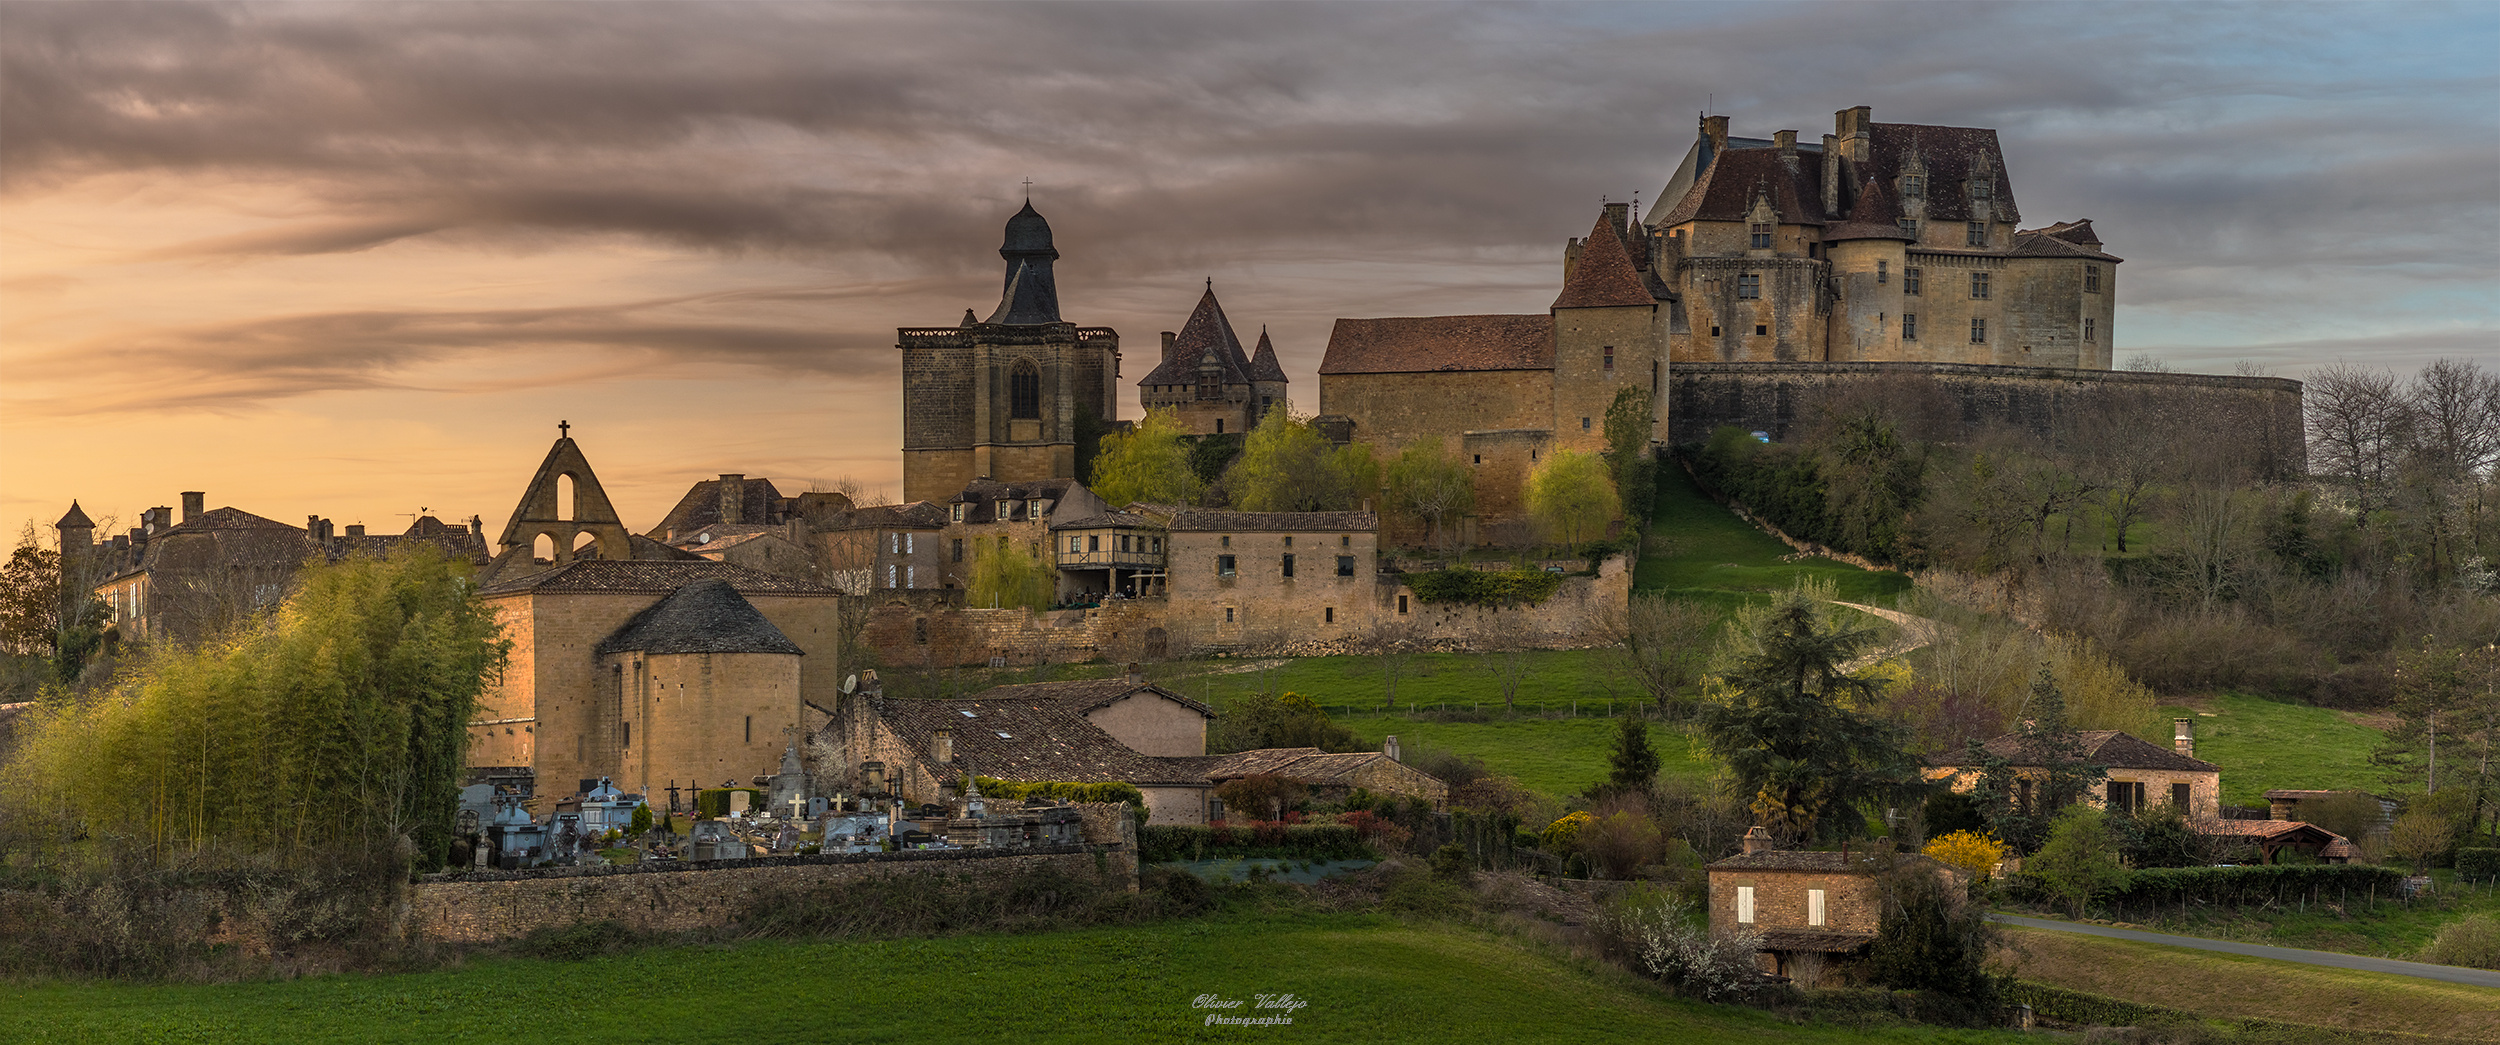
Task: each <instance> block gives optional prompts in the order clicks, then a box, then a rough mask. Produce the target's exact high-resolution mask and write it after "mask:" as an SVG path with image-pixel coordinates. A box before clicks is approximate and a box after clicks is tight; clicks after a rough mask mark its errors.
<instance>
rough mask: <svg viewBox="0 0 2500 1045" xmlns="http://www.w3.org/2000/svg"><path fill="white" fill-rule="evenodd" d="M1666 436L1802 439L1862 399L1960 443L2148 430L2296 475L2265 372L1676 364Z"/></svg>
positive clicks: (2293, 411) (2282, 410) (2293, 408)
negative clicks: (1982, 437)
mask: <svg viewBox="0 0 2500 1045" xmlns="http://www.w3.org/2000/svg"><path fill="white" fill-rule="evenodd" d="M1667 395H1668V398H1669V414H1668V429H1669V439H1670V441H1672V442H1675V443H1678V444H1684V443H1699V442H1703V441H1706V440H1708V439H1709V438H1710V433H1711V432H1712V431H1714V430H1716V429H1718V428H1719V427H1721V426H1732V427H1735V428H1739V429H1742V430H1744V431H1748V432H1765V433H1768V434H1769V435H1770V437H1771V439H1772V440H1773V441H1784V440H1788V439H1792V438H1795V437H1797V436H1800V435H1803V434H1804V433H1805V431H1806V429H1807V428H1808V427H1809V426H1810V425H1812V424H1813V423H1814V422H1815V421H1816V419H1817V418H1818V417H1819V416H1820V414H1821V411H1822V408H1823V407H1824V406H1825V405H1827V404H1831V403H1834V402H1836V401H1837V400H1840V399H1842V398H1845V397H1850V396H1865V397H1871V398H1873V399H1877V400H1880V401H1883V402H1885V403H1886V404H1887V405H1889V406H1891V407H1893V408H1895V409H1897V410H1906V411H1909V412H1913V413H1922V414H1924V415H1925V416H1926V417H1927V418H1928V419H1929V420H1930V421H1931V422H1932V425H1933V429H1934V430H1933V431H1932V432H1931V433H1929V434H1931V435H1933V436H1935V437H1938V438H1944V439H1957V438H1967V437H1969V436H1971V435H1973V434H1976V433H1978V432H1981V431H1984V430H1986V429H1988V428H1990V427H1996V426H2003V427H2009V428H2014V429H2020V430H2024V431H2028V432H2031V433H2032V434H2034V435H2038V436H2041V437H2044V438H2048V439H2051V440H2054V441H2057V442H2061V443H2067V444H2070V445H2082V446H2089V445H2094V444H2096V443H2099V442H2102V441H2104V440H2105V438H2106V437H2108V436H2110V435H2112V434H2122V433H2126V432H2139V433H2140V432H2145V431H2152V432H2159V433H2164V434H2165V435H2166V437H2167V438H2170V439H2173V440H2177V441H2181V442H2183V443H2188V442H2192V443H2194V444H2195V445H2198V446H2200V447H2203V448H2207V449H2212V450H2218V451H2221V452H2225V453H2229V454H2232V455H2235V456H2236V457H2238V458H2239V459H2240V460H2241V461H2243V462H2244V463H2246V464H2248V465H2250V466H2252V467H2254V468H2255V469H2256V470H2257V471H2258V472H2260V473H2261V474H2264V475H2268V476H2295V475H2300V474H2303V473H2305V472H2306V471H2307V468H2308V450H2307V446H2306V444H2305V443H2304V442H2303V433H2302V428H2301V400H2300V396H2301V385H2300V382H2298V381H2292V380H2287V379H2284V378H2273V377H2224V376H2217V375H2206V374H2160V373H2145V372H2141V371H2131V370H2076V369H2068V368H2064V367H2019V366H1984V365H1978V364H1967V363H1683V362H1679V363H1677V364H1675V365H1674V367H1673V368H1671V369H1670V371H1669V373H1668V377H1667Z"/></svg>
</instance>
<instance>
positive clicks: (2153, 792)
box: [1926, 719, 2222, 820]
mask: <svg viewBox="0 0 2500 1045" xmlns="http://www.w3.org/2000/svg"><path fill="white" fill-rule="evenodd" d="M2191 721H2192V720H2189V719H2176V720H2174V723H2175V724H2176V726H2177V732H2178V736H2177V737H2176V738H2175V740H2174V741H2173V744H2174V747H2173V748H2172V749H2169V750H2165V749H2162V748H2159V747H2155V746H2153V745H2152V744H2148V743H2146V742H2144V741H2142V740H2138V739H2136V738H2135V737H2132V736H2129V735H2127V734H2125V733H2121V732H2118V731H2117V730H2111V729H2088V730H2082V731H2079V732H2077V733H2076V734H2075V739H2076V742H2077V744H2078V747H2079V749H2080V751H2081V754H2082V757H2083V760H2084V761H2085V762H2086V763H2089V764H2092V765H2099V766H2105V767H2108V776H2107V778H2106V779H2105V780H2104V781H2103V782H2102V785H2101V787H2100V788H2099V789H2098V790H2096V791H2094V792H2092V793H2091V794H2089V795H2087V796H2086V800H2087V801H2089V802H2091V803H2092V804H2093V805H2096V806H2100V807H2102V808H2105V809H2110V810H2113V811H2118V812H2127V813H2133V812H2135V811H2137V810H2140V809H2143V808H2145V807H2146V806H2147V805H2151V804H2161V803H2167V804H2169V805H2170V806H2172V807H2174V808H2176V809H2178V810H2179V811H2180V812H2181V813H2182V814H2183V815H2185V816H2186V817H2187V818H2188V819H2189V820H2219V819H2221V818H2222V769H2221V767H2219V766H2216V765H2214V764H2213V763H2211V762H2207V761H2204V760H2203V759H2199V758H2197V757H2195V751H2196V739H2195V737H2194V736H2193V735H2191V733H2190V731H2189V730H2190V722H2191ZM1983 746H1984V747H1985V748H1986V749H1987V751H1988V753H1989V754H1992V755H1995V756H1997V757H1999V758H2003V759H2006V760H2007V761H2009V762H2011V763H2012V764H2013V768H2014V772H2015V776H2016V788H2017V790H2016V793H2015V801H2016V802H2017V803H2022V804H2025V805H2026V806H2027V805H2028V803H2029V802H2030V795H2031V787H2032V782H2033V781H2034V780H2037V779H2039V778H2040V777H2041V776H2042V775H2043V774H2044V773H2045V770H2043V769H2042V768H2041V767H2042V764H2043V763H2044V762H2045V761H2046V758H2045V756H2044V755H2043V753H2041V752H2038V751H2034V750H2031V749H2030V748H2029V747H2027V746H2026V744H2025V743H2024V740H2023V736H2022V734H2020V733H2008V734H2005V735H2004V736H2001V737H1998V738H1996V739H1994V740H1991V741H1988V742H1987V743H1986V744H1985V745H1983ZM1926 775H1927V778H1928V779H1930V780H1950V781H1951V782H1952V787H1953V789H1954V790H1955V791H1968V790H1970V789H1971V787H1972V786H1973V785H1975V784H1977V783H1978V782H1979V769H1978V767H1976V766H1960V765H1950V764H1948V765H1943V766H1937V767H1934V768H1931V769H1929V770H1927V774H1926Z"/></svg>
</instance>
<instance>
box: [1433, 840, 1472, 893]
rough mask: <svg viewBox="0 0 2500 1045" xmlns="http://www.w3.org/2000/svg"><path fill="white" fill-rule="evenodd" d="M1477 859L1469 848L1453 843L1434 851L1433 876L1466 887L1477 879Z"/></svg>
mask: <svg viewBox="0 0 2500 1045" xmlns="http://www.w3.org/2000/svg"><path fill="white" fill-rule="evenodd" d="M1475 872H1476V859H1475V857H1473V856H1471V855H1469V854H1468V852H1467V847H1466V846H1463V845H1459V844H1458V843H1455V842H1452V843H1450V844H1449V845H1445V846H1442V847H1441V848H1439V849H1435V850H1433V851H1432V876H1433V877H1434V878H1438V879H1441V880H1443V881H1447V882H1457V883H1459V884H1461V885H1464V884H1466V883H1467V882H1468V880H1470V879H1472V878H1474V877H1475Z"/></svg>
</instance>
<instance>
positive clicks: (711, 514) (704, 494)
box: [643, 479, 783, 540]
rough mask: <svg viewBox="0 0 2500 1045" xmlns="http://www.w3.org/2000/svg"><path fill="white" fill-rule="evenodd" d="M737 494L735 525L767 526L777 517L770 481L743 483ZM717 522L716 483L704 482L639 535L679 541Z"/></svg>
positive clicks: (776, 496)
mask: <svg viewBox="0 0 2500 1045" xmlns="http://www.w3.org/2000/svg"><path fill="white" fill-rule="evenodd" d="M743 485H744V489H742V490H740V491H739V494H740V496H741V497H742V498H743V500H741V501H739V502H738V521H739V523H741V524H751V523H769V522H772V521H773V517H774V516H775V515H778V514H780V508H781V501H782V500H783V498H782V496H781V491H780V490H779V489H778V488H776V487H774V486H773V481H772V480H770V479H747V480H745V481H744V483H743ZM718 522H720V480H718V479H705V480H703V481H701V482H698V483H696V484H694V486H692V487H690V488H688V489H687V490H686V495H685V496H684V497H680V498H678V499H677V506H676V507H674V508H671V509H669V510H668V514H667V515H665V516H662V517H661V519H660V524H659V525H657V526H654V527H652V528H650V529H649V530H645V531H643V533H644V535H645V536H649V537H655V538H660V539H663V540H666V539H668V538H669V535H670V534H672V533H673V534H676V535H678V536H679V537H683V536H685V535H686V534H690V533H693V532H694V531H696V530H699V529H702V528H703V527H705V526H710V525H714V524H716V523H718Z"/></svg>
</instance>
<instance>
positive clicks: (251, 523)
mask: <svg viewBox="0 0 2500 1045" xmlns="http://www.w3.org/2000/svg"><path fill="white" fill-rule="evenodd" d="M183 530H294V531H295V532H297V533H302V532H303V528H302V527H299V526H289V525H287V524H285V523H282V522H279V521H278V520H276V519H267V518H262V517H261V516H257V515H254V514H252V513H250V512H247V511H244V510H243V509H241V508H212V509H209V510H208V511H205V512H201V513H200V514H198V515H194V516H192V517H190V518H188V519H185V520H183V521H182V522H180V523H178V524H176V525H175V526H174V527H173V528H172V529H169V530H167V531H165V532H166V533H177V532H180V531H183ZM157 536H159V537H162V536H164V534H158V535H157Z"/></svg>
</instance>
